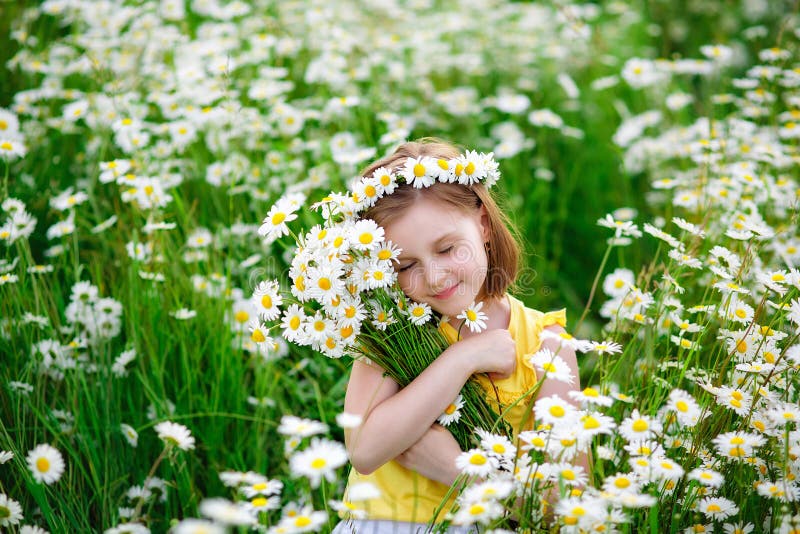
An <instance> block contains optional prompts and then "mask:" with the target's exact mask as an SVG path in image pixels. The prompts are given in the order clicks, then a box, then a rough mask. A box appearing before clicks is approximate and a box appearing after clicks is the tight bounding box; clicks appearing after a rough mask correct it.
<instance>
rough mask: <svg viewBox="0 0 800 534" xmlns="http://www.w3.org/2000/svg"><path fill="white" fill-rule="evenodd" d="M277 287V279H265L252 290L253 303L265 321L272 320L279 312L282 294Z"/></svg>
mask: <svg viewBox="0 0 800 534" xmlns="http://www.w3.org/2000/svg"><path fill="white" fill-rule="evenodd" d="M279 289H280V288H279V286H278V282H277V280H266V281H263V282H261V283H259V284H258V285H257V286H256V288H255V289H254V290H253V297H252V300H253V303H254V304H255V305H256V309H257V310H258V313H259V314H260V315H261V316H262V317H263V318H264V320H265V321H273V320H275V319H277V318H278V316H279V315H280V313H281V311H280V309H279V306H280V305H281V304H282V303H283V296H281V294H280V292H279Z"/></svg>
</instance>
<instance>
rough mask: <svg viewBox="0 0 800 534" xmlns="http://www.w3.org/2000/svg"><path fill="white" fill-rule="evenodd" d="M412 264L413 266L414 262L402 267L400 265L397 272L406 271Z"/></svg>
mask: <svg viewBox="0 0 800 534" xmlns="http://www.w3.org/2000/svg"><path fill="white" fill-rule="evenodd" d="M413 266H414V264H413V263H409V264H408V265H405V266H403V267H400V268H399V269H398V270H397V272H400V273H402V272H403V271H407V270H409V269H410V268H412V267H413Z"/></svg>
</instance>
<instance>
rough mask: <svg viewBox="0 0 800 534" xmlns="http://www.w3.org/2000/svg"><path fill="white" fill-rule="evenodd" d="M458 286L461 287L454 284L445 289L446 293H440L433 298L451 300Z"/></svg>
mask: <svg viewBox="0 0 800 534" xmlns="http://www.w3.org/2000/svg"><path fill="white" fill-rule="evenodd" d="M458 286H459V284H453V285H452V286H450V287H449V288H447V289H445V290H444V291H442V292H440V293H436V294H435V295H434V296H433V298H435V299H439V300H444V299H446V298H450V297H452V296H453V294H454V293H455V292H456V289H458Z"/></svg>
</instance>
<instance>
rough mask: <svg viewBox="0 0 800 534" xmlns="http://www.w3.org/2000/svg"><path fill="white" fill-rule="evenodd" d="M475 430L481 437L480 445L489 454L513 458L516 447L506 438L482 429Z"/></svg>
mask: <svg viewBox="0 0 800 534" xmlns="http://www.w3.org/2000/svg"><path fill="white" fill-rule="evenodd" d="M476 432H477V433H478V435H479V436H480V438H481V447H483V449H484V450H485V451H486V452H488V453H489V454H491V455H494V456H497V457H498V458H514V457H515V456H516V454H517V448H516V447H514V445H513V444H512V443H511V441H510V440H509V439H508V438H506V437H504V436H499V435H497V434H492V433H490V432H486V431H485V430H482V429H477V430H476Z"/></svg>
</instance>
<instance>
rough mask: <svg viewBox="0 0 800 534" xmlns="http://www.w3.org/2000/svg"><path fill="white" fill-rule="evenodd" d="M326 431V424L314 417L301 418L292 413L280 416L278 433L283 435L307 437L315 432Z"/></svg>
mask: <svg viewBox="0 0 800 534" xmlns="http://www.w3.org/2000/svg"><path fill="white" fill-rule="evenodd" d="M327 431H328V425H326V424H325V423H322V422H320V421H316V420H314V419H303V418H300V417H297V416H294V415H284V416H283V417H281V424H280V425H279V426H278V433H279V434H283V435H284V436H297V437H301V438H307V437H309V436H314V435H316V434H324V433H325V432H327Z"/></svg>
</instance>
